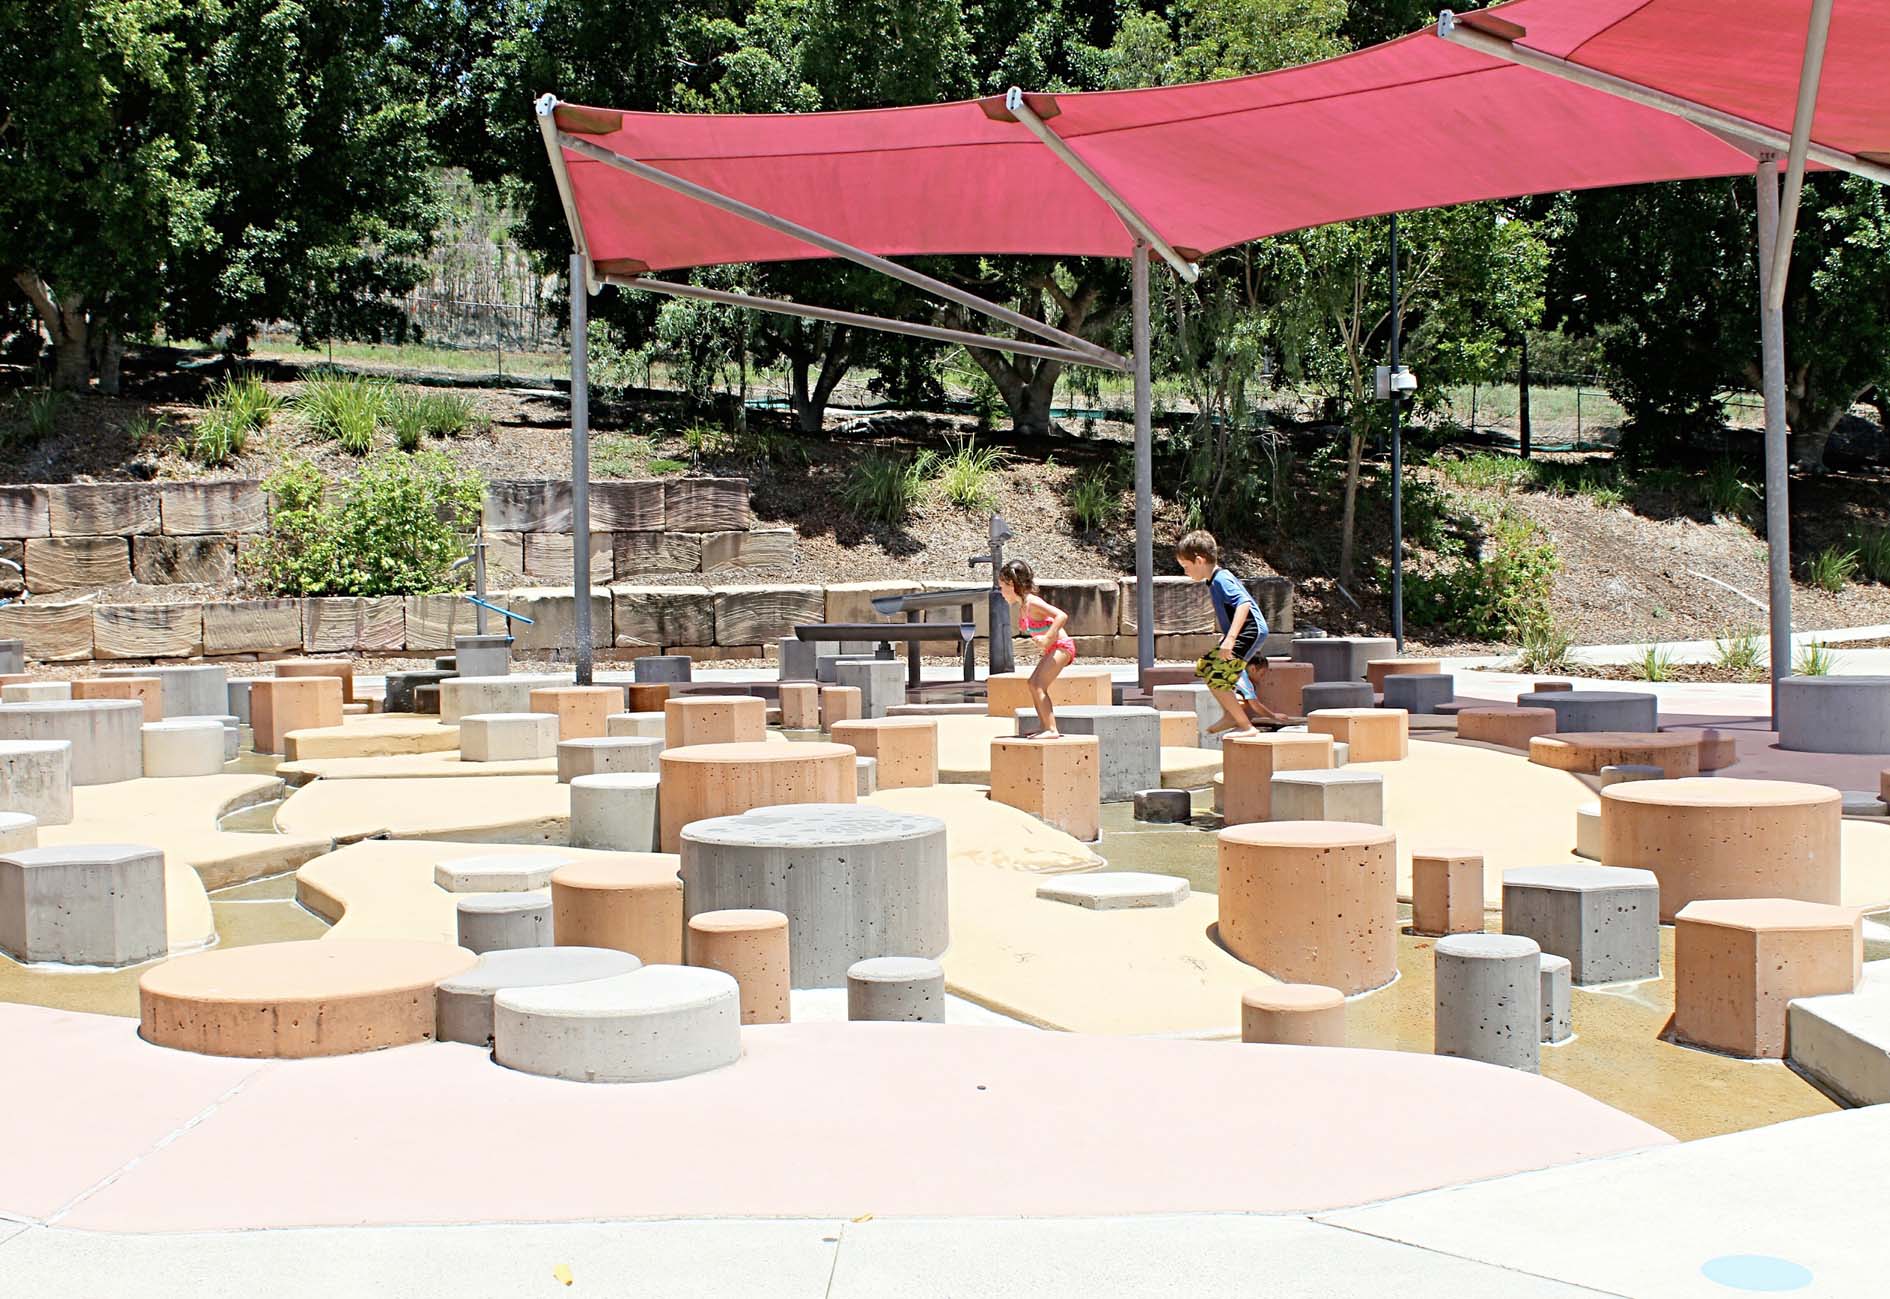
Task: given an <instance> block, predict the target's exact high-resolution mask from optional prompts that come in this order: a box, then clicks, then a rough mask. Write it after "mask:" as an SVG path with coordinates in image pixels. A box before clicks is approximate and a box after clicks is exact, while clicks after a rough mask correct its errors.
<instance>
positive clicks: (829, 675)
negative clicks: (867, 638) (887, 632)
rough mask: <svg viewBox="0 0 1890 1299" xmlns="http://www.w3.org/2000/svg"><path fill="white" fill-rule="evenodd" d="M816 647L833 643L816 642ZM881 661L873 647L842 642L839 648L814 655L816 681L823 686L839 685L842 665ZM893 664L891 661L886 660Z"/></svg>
mask: <svg viewBox="0 0 1890 1299" xmlns="http://www.w3.org/2000/svg"><path fill="white" fill-rule="evenodd" d="M815 644H816V645H820V646H831V645H832V644H833V642H832V641H816V642H815ZM879 661H881V660H880V659H879V657H878V655H877V654H876V653H875V651H874V647H873V646H871V645H853V644H848V643H846V642H842V643H841V644H840V646H839V647H838V648H835V649H828V650H827V652H826V653H824V654H816V655H814V680H815V681H816V682H817V683H818V684H820V685H823V686H831V685H838V684H839V682H840V678H839V671H840V665H841V664H842V663H874V662H879ZM884 661H886V662H891V660H890V659H888V660H884Z"/></svg>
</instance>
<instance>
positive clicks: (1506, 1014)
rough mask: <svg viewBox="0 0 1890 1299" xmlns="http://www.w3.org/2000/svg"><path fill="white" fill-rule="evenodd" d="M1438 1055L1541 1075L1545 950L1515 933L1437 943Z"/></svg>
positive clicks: (1458, 937) (1454, 937) (1463, 936)
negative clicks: (1543, 953)
mask: <svg viewBox="0 0 1890 1299" xmlns="http://www.w3.org/2000/svg"><path fill="white" fill-rule="evenodd" d="M1435 951H1436V960H1437V990H1436V1024H1435V1028H1434V1050H1435V1051H1436V1053H1437V1054H1438V1055H1454V1056H1462V1057H1463V1058H1464V1059H1467V1060H1481V1061H1483V1062H1484V1063H1485V1064H1495V1065H1502V1066H1504V1067H1505V1068H1509V1069H1521V1070H1523V1071H1524V1072H1526V1073H1538V1072H1540V1070H1541V1058H1542V1057H1541V1046H1542V961H1541V957H1542V949H1541V948H1539V947H1537V946H1536V944H1535V942H1534V940H1533V939H1528V938H1518V937H1516V936H1514V935H1512V934H1452V935H1450V936H1449V937H1447V938H1440V939H1438V940H1437V947H1436V949H1435Z"/></svg>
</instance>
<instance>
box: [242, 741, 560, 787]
mask: <svg viewBox="0 0 1890 1299" xmlns="http://www.w3.org/2000/svg"><path fill="white" fill-rule="evenodd" d="M276 774H277V775H278V776H281V777H282V778H283V779H284V780H286V781H288V782H289V783H290V784H291V785H306V784H307V783H308V782H309V781H311V780H372V779H394V778H405V777H413V778H425V777H431V776H556V775H557V774H558V760H557V759H556V758H520V759H517V760H515V761H510V762H464V761H461V759H460V756H459V750H458V749H443V750H438V751H435V752H432V753H397V754H390V755H388V756H385V757H373V758H309V759H306V760H304V761H301V762H285V763H283V764H282V765H281V766H279V767H277V768H276Z"/></svg>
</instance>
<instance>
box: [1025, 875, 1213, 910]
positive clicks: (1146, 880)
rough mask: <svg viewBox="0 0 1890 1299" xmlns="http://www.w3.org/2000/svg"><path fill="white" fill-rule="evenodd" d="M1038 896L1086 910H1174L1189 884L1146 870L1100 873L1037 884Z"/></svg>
mask: <svg viewBox="0 0 1890 1299" xmlns="http://www.w3.org/2000/svg"><path fill="white" fill-rule="evenodd" d="M1037 896H1038V897H1040V898H1043V899H1045V900H1047V901H1050V902H1067V903H1069V904H1070V905H1071V906H1077V907H1082V908H1084V909H1085V910H1089V911H1122V910H1127V909H1129V908H1132V907H1175V906H1180V905H1181V902H1182V900H1183V899H1184V898H1186V897H1187V896H1188V881H1187V880H1184V879H1178V878H1176V877H1175V876H1173V875H1155V874H1151V873H1149V872H1147V871H1100V872H1098V873H1096V874H1091V875H1067V876H1064V877H1063V878H1061V879H1057V880H1052V881H1050V882H1049V883H1046V884H1039V885H1038V886H1037Z"/></svg>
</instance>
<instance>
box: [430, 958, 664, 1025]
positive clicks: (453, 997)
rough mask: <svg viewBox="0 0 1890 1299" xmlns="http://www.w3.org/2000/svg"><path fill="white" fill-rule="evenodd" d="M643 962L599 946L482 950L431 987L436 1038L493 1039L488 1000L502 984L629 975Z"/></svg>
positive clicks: (529, 984)
mask: <svg viewBox="0 0 1890 1299" xmlns="http://www.w3.org/2000/svg"><path fill="white" fill-rule="evenodd" d="M642 964H643V962H641V961H639V960H638V959H637V958H636V957H634V956H632V955H630V954H629V953H628V952H613V951H610V950H608V949H606V948H602V947H515V948H511V949H507V950H502V951H494V952H486V953H485V954H483V955H482V956H480V958H479V960H478V962H477V963H476V964H475V965H474V966H473V967H472V968H471V969H469V970H467V971H466V972H465V973H464V974H456V975H454V976H453V977H451V978H449V979H442V980H440V982H439V983H438V984H437V985H436V986H435V988H434V1015H435V1020H436V1022H437V1024H438V1028H437V1030H436V1031H435V1037H436V1038H437V1039H438V1040H439V1041H441V1042H465V1043H467V1044H469V1045H471V1046H490V1045H491V1044H492V999H493V998H494V997H495V996H497V995H498V994H499V993H500V992H502V991H504V990H505V989H507V988H543V987H550V986H552V985H555V984H561V983H589V982H590V981H591V980H593V979H608V978H610V977H612V976H613V975H618V974H628V973H629V972H630V971H632V970H634V969H637V968H638V967H640V966H641V965H642Z"/></svg>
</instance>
